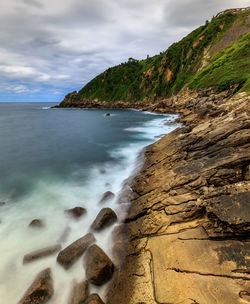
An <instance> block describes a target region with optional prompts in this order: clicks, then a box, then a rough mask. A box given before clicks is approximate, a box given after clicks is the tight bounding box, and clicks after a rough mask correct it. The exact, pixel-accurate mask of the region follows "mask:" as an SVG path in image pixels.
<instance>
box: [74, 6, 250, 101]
mask: <svg viewBox="0 0 250 304" xmlns="http://www.w3.org/2000/svg"><path fill="white" fill-rule="evenodd" d="M249 12H250V10H245V11H243V12H240V13H239V12H235V11H233V10H231V11H230V10H229V11H226V12H225V13H223V14H221V15H220V16H218V17H214V18H213V19H212V20H211V21H210V22H208V21H206V23H205V25H202V26H200V27H199V28H197V29H196V30H194V31H193V32H191V33H190V34H189V35H188V36H186V37H185V38H183V39H182V40H181V41H179V42H178V43H174V44H172V45H171V46H170V47H169V48H168V49H167V50H166V51H165V52H162V53H160V54H159V55H156V56H154V57H151V58H147V59H145V60H141V61H138V60H135V59H133V58H130V59H129V60H128V62H126V63H122V64H120V65H118V66H115V67H113V68H109V69H108V70H106V71H105V72H104V73H102V74H100V75H98V76H97V77H96V78H94V79H93V80H91V81H90V82H89V83H88V84H87V85H86V86H84V87H83V88H82V89H81V90H80V91H79V93H78V96H77V99H78V100H81V99H98V100H100V101H110V102H114V101H117V100H120V101H129V102H133V101H135V100H143V99H145V98H147V99H152V98H154V99H157V98H160V97H167V96H170V95H172V94H176V93H178V92H179V91H180V90H182V89H183V88H186V87H190V88H207V87H214V88H216V89H217V91H222V90H224V89H227V88H229V87H230V86H231V85H232V84H239V85H240V88H241V89H242V90H249V88H250V80H249V79H250V56H249V55H250V33H249V32H250V30H249V29H250V25H249V20H250V15H249Z"/></svg>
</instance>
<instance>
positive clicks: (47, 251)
mask: <svg viewBox="0 0 250 304" xmlns="http://www.w3.org/2000/svg"><path fill="white" fill-rule="evenodd" d="M61 248H62V246H61V245H55V246H50V247H46V248H43V249H39V250H36V251H33V252H31V253H28V254H26V255H25V256H24V257H23V263H24V264H26V263H28V262H32V261H35V260H37V259H40V258H44V257H47V256H50V255H53V254H55V253H57V252H58V251H59V250H61Z"/></svg>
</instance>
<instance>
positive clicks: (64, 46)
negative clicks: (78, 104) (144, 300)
mask: <svg viewBox="0 0 250 304" xmlns="http://www.w3.org/2000/svg"><path fill="white" fill-rule="evenodd" d="M248 4H249V3H248V0H221V1H217V0H211V1H207V0H185V1H183V0H175V1H174V2H173V1H170V0H155V1H152V0H53V1H51V0H43V1H42V0H12V1H9V0H1V2H0V86H3V85H4V86H6V91H7V90H8V89H7V87H8V84H9V85H10V86H9V88H12V90H13V91H15V90H14V88H13V87H12V84H11V83H13V82H15V83H16V84H17V86H16V88H17V89H16V92H19V93H25V88H23V90H24V91H23V92H22V87H20V88H18V87H19V84H20V83H22V85H23V86H24V87H26V89H28V88H29V87H39V86H40V88H42V87H45V86H46V87H47V88H49V87H50V88H51V89H52V90H54V91H58V92H61V91H62V90H63V88H64V87H67V88H70V87H72V88H75V87H79V88H81V86H82V85H83V84H84V83H86V82H87V81H89V80H90V79H92V78H93V77H94V76H96V75H97V74H99V73H100V72H102V71H104V70H105V69H106V68H108V67H110V66H113V65H115V64H118V63H120V62H123V61H125V60H127V59H128V58H129V57H135V58H138V59H140V58H145V57H146V56H147V54H149V55H154V54H156V53H159V52H160V51H163V50H165V49H167V47H168V46H169V45H170V44H171V43H173V42H174V41H177V40H179V39H180V38H181V37H183V36H184V35H186V34H188V33H189V32H190V31H191V30H192V29H194V28H195V27H197V26H199V25H201V24H204V22H205V20H206V19H210V18H211V17H212V16H213V15H214V14H216V13H217V12H219V11H221V10H224V9H226V8H230V7H235V6H236V7H243V6H247V5H248ZM30 90H32V89H30Z"/></svg>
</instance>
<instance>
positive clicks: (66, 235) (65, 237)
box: [58, 227, 71, 243]
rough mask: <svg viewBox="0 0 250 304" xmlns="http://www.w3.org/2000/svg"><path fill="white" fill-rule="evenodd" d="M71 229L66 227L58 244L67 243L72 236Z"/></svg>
mask: <svg viewBox="0 0 250 304" xmlns="http://www.w3.org/2000/svg"><path fill="white" fill-rule="evenodd" d="M70 231H71V228H70V227H66V228H65V229H64V231H63V233H62V235H61V236H60V237H59V239H58V243H61V242H65V241H66V240H67V239H68V236H69V234H70Z"/></svg>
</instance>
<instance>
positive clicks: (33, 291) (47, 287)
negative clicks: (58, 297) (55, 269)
mask: <svg viewBox="0 0 250 304" xmlns="http://www.w3.org/2000/svg"><path fill="white" fill-rule="evenodd" d="M53 294H54V288H53V280H52V277H51V270H50V268H47V269H45V270H43V271H41V272H40V273H39V274H38V275H37V277H36V279H35V280H34V282H33V283H32V284H31V286H30V287H29V288H28V290H27V291H26V293H25V294H24V296H23V297H22V299H21V300H20V301H19V302H18V304H45V303H47V302H48V301H49V299H50V298H51V297H52V296H53Z"/></svg>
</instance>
